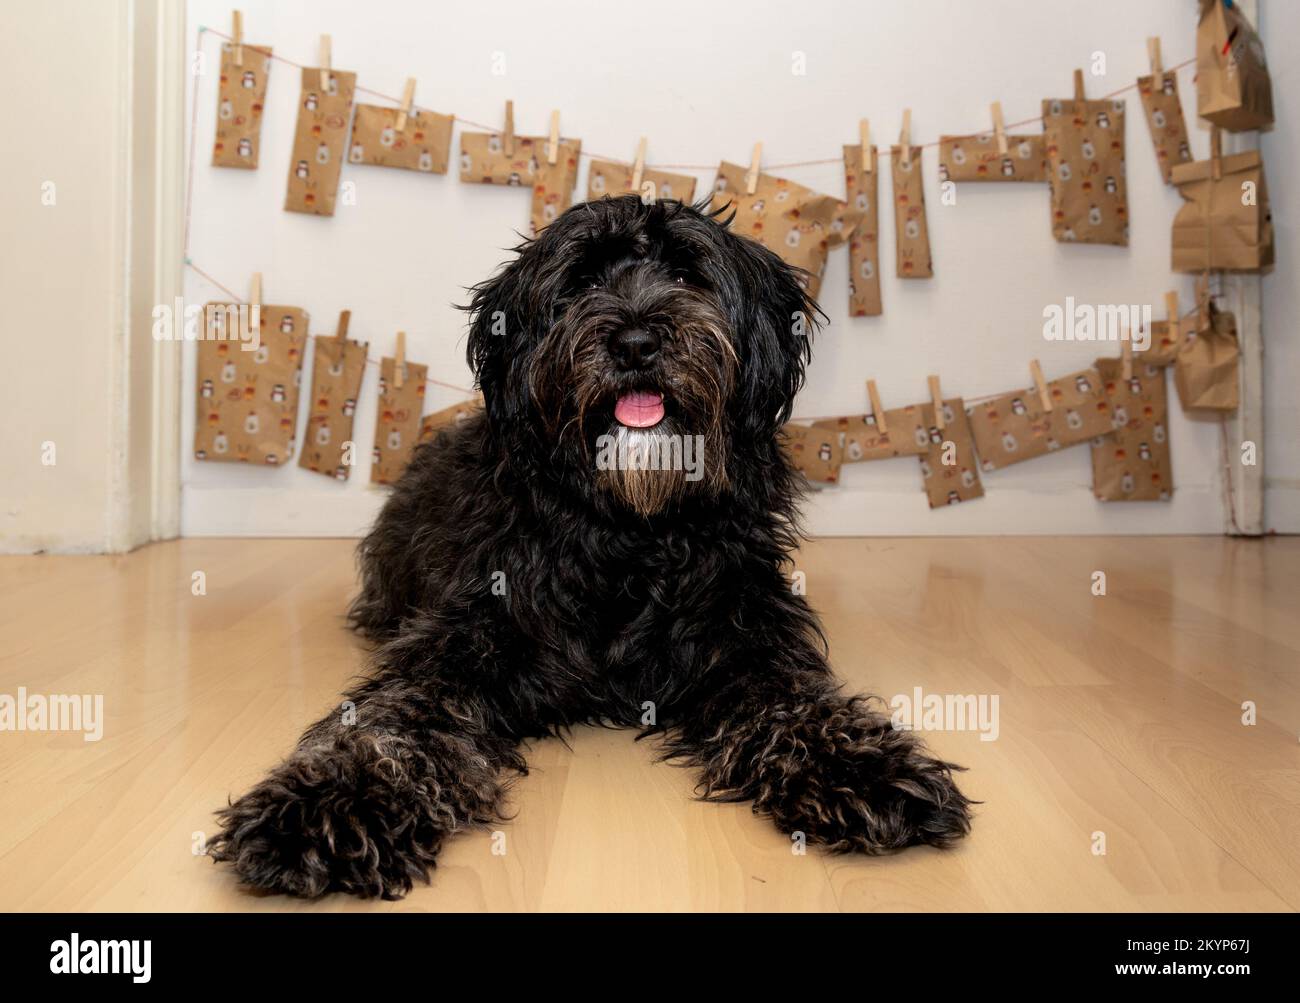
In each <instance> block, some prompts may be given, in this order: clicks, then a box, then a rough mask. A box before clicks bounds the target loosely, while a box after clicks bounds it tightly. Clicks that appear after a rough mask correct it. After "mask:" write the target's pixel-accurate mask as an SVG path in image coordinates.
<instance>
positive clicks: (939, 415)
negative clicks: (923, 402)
mask: <svg viewBox="0 0 1300 1003" xmlns="http://www.w3.org/2000/svg"><path fill="white" fill-rule="evenodd" d="M927 381H928V382H929V384H930V406H931V407H932V408H934V424H935V427H936V428H938V429H939V431H940V432H942V431H943V429H944V419H943V391H942V390H940V389H939V377H938V376H929V377H927Z"/></svg>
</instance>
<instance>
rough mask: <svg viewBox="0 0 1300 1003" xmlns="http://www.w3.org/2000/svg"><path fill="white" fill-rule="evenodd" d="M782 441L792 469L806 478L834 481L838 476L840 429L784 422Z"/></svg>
mask: <svg viewBox="0 0 1300 1003" xmlns="http://www.w3.org/2000/svg"><path fill="white" fill-rule="evenodd" d="M781 445H782V448H784V449H785V451H786V455H787V456H789V457H790V462H791V464H793V466H794V468H795V470H798V471H799V472H800V473H801V474H803V475H804V476H805V477H806V478H808V480H809V481H814V482H817V481H820V482H824V483H827V484H836V483H838V482H839V479H840V464H841V462H842V454H841V452H840V436H839V433H838V432H836V431H834V430H832V429H827V428H814V427H811V426H808V425H795V424H787V425H785V426H784V427H783V428H782V429H781Z"/></svg>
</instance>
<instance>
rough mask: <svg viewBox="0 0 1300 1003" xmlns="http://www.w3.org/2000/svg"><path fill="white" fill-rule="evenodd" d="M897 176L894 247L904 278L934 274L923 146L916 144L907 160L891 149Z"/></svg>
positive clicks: (891, 161)
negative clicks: (923, 169)
mask: <svg viewBox="0 0 1300 1003" xmlns="http://www.w3.org/2000/svg"><path fill="white" fill-rule="evenodd" d="M889 159H890V163H891V164H892V165H893V179H894V247H895V250H896V253H897V266H898V277H899V278H900V279H929V278H933V277H934V266H933V262H932V261H931V260H930V228H929V226H928V224H927V223H926V220H925V188H924V186H923V185H922V184H921V148H920V147H919V146H913V147H912V148H911V150H910V152H909V154H908V156H907V158H906V159H904V157H903V151H902V150H901V149H899V148H898V147H897V146H895V147H891V149H890V151H889Z"/></svg>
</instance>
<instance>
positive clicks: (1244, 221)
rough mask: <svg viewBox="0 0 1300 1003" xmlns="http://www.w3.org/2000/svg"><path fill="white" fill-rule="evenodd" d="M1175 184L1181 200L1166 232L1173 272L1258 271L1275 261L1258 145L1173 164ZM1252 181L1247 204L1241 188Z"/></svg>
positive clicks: (1271, 218)
mask: <svg viewBox="0 0 1300 1003" xmlns="http://www.w3.org/2000/svg"><path fill="white" fill-rule="evenodd" d="M1173 183H1174V185H1175V186H1176V187H1177V188H1178V194H1179V195H1181V196H1182V197H1183V198H1184V199H1185V200H1186V202H1185V204H1184V205H1183V206H1182V207H1181V208H1179V210H1178V214H1177V215H1176V216H1174V225H1173V228H1172V230H1171V231H1170V250H1171V257H1172V261H1171V267H1172V268H1173V270H1174V271H1176V272H1192V273H1195V274H1200V273H1201V272H1206V271H1229V272H1257V271H1261V270H1263V269H1265V268H1268V267H1269V266H1270V265H1272V264H1273V259H1274V248H1273V214H1272V209H1271V207H1270V206H1269V199H1268V186H1267V184H1266V183H1265V180H1264V161H1263V160H1262V159H1261V157H1260V155H1259V151H1258V150H1247V151H1246V152H1244V153H1234V154H1231V155H1230V156H1227V157H1220V158H1219V178H1218V179H1216V178H1215V177H1214V164H1213V161H1210V160H1198V161H1197V162H1196V163H1193V164H1180V165H1179V166H1177V167H1175V168H1174V169H1173ZM1247 184H1249V185H1251V186H1253V191H1254V193H1255V198H1254V199H1253V200H1252V201H1251V204H1249V205H1246V204H1243V203H1244V202H1245V201H1246V200H1245V199H1244V197H1243V193H1244V192H1245V191H1246V185H1247Z"/></svg>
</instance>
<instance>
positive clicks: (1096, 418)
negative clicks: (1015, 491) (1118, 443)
mask: <svg viewBox="0 0 1300 1003" xmlns="http://www.w3.org/2000/svg"><path fill="white" fill-rule="evenodd" d="M1047 392H1048V395H1049V396H1050V397H1051V400H1052V410H1051V411H1045V410H1044V409H1043V404H1042V399H1041V398H1040V397H1039V394H1038V390H1037V389H1036V388H1034V387H1030V388H1029V389H1028V390H1016V391H1012V392H1011V393H1009V394H1003V395H1002V396H1001V397H996V398H994V399H993V400H990V401H984V402H982V403H979V404H976V405H974V406H973V407H970V408H968V409H967V413H968V414H969V415H970V425H971V432H972V433H973V434H974V436H975V449H976V451H977V452H978V453H979V455H980V461H981V463H982V466H983V469H985V470H998V469H1000V468H1002V467H1007V466H1010V465H1011V464H1013V463H1021V462H1023V461H1025V460H1032V459H1034V458H1035V457H1039V456H1043V455H1044V454H1046V453H1051V452H1055V451H1056V450H1058V449H1064V448H1065V447H1066V446H1075V445H1078V444H1079V443H1081V442H1087V441H1088V440H1089V439H1092V438H1094V437H1096V436H1099V435H1105V434H1106V433H1107V432H1109V431H1110V430H1111V429H1112V427H1113V425H1112V419H1111V413H1110V405H1109V404H1108V403H1107V402H1106V397H1105V394H1104V393H1103V392H1102V387H1101V377H1100V376H1099V375H1098V374H1097V370H1095V369H1084V370H1081V371H1079V372H1077V373H1071V374H1070V375H1069V376H1063V377H1061V378H1060V379H1058V380H1049V381H1048V382H1047Z"/></svg>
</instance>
